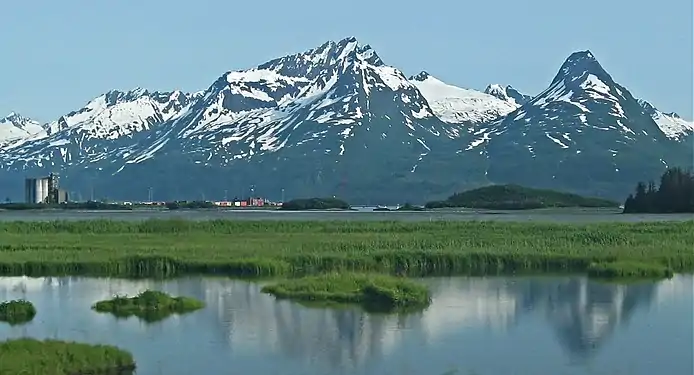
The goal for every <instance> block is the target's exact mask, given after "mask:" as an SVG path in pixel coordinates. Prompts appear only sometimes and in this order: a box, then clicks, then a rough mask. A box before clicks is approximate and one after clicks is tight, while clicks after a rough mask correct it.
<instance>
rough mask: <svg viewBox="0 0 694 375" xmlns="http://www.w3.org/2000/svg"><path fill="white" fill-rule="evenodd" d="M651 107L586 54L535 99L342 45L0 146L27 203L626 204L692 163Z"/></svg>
mask: <svg viewBox="0 0 694 375" xmlns="http://www.w3.org/2000/svg"><path fill="white" fill-rule="evenodd" d="M643 103H645V102H643ZM643 103H642V102H639V101H637V100H636V99H634V98H633V97H632V96H631V94H630V93H629V92H628V90H627V89H626V88H624V87H622V86H620V85H618V84H616V83H615V82H614V81H613V80H612V78H611V77H610V76H609V74H607V73H606V72H605V71H604V70H603V69H602V67H601V66H600V64H599V63H598V62H597V60H595V58H594V57H593V55H592V54H591V53H590V52H588V51H584V52H577V53H575V54H573V55H571V56H570V57H569V58H568V59H567V60H566V62H565V63H564V64H563V65H562V67H561V69H560V72H559V73H558V74H557V76H556V77H555V78H554V80H553V81H552V82H551V84H550V86H549V87H548V88H547V89H546V90H544V91H543V92H542V93H540V94H538V95H536V96H533V97H531V96H529V95H525V94H522V93H520V92H519V91H518V90H516V89H514V88H513V87H511V86H502V85H498V84H494V85H489V86H488V87H487V88H486V89H485V90H484V92H482V91H476V90H472V89H463V88H460V87H456V86H453V85H450V84H447V83H444V82H442V81H441V80H439V79H436V78H434V77H433V76H431V75H430V74H428V73H426V72H422V73H419V74H417V75H415V76H412V77H410V78H409V79H408V78H406V76H405V75H404V74H403V73H402V72H401V71H400V70H398V69H396V68H394V67H391V66H389V65H386V64H385V63H384V62H383V61H382V60H381V58H380V57H379V56H378V54H377V53H376V51H375V50H374V49H373V48H371V47H370V46H369V45H363V44H360V43H359V42H358V41H357V40H356V39H354V38H346V39H343V40H341V41H337V42H332V41H331V42H327V43H324V44H323V45H321V46H319V47H317V48H314V49H311V50H308V51H306V52H302V53H297V54H294V55H289V56H285V57H282V58H278V59H275V60H272V61H269V62H267V63H264V64H262V65H259V66H257V67H254V68H251V69H246V70H242V71H230V72H226V73H224V74H223V75H221V76H220V77H218V78H217V79H216V80H215V81H214V82H213V83H212V84H211V85H210V86H209V87H208V88H207V89H206V90H202V91H200V92H197V93H195V94H186V93H183V92H180V91H173V92H149V91H147V90H144V89H139V88H138V89H135V90H131V91H127V92H123V91H109V92H107V93H106V94H103V95H101V96H99V97H97V98H95V99H93V100H91V101H90V102H89V103H87V104H86V105H85V106H84V107H83V108H81V109H80V110H78V111H74V112H71V113H69V114H67V115H65V116H62V117H60V118H59V119H58V120H56V121H53V122H50V123H48V124H45V125H39V124H38V123H35V122H34V123H32V127H31V130H26V131H25V133H17V131H16V130H15V134H19V136H17V137H14V138H11V141H8V142H5V143H0V161H1V162H2V166H3V167H4V172H3V174H1V175H0V187H3V186H5V187H6V188H7V189H10V190H13V189H14V190H17V191H18V192H21V187H19V186H20V184H21V177H22V176H25V175H27V174H32V175H34V174H39V173H47V172H48V171H54V172H59V173H61V176H62V180H63V184H64V185H65V186H70V187H71V189H73V190H80V189H87V188H88V187H89V188H94V189H95V190H97V191H99V192H100V194H97V195H100V196H110V197H112V198H122V199H138V198H144V197H146V195H147V192H148V191H149V189H150V188H154V190H155V191H157V192H158V195H157V197H158V198H159V199H176V198H187V199H191V198H204V197H213V196H214V197H221V196H222V194H227V193H228V192H231V193H230V194H233V195H248V194H249V193H250V191H251V190H253V191H254V192H255V193H256V194H262V195H265V196H278V195H279V193H278V192H280V191H285V190H286V196H287V197H292V196H318V195H340V196H343V197H345V198H348V199H350V200H352V201H355V200H356V201H357V202H364V203H366V202H368V201H369V200H373V201H374V202H376V201H379V202H396V203H402V202H403V201H405V200H411V201H417V202H419V201H423V200H428V199H436V198H438V197H443V196H445V195H447V194H450V193H452V192H454V191H456V190H460V189H462V188H468V187H476V186H479V185H482V184H488V183H504V182H521V183H524V184H527V185H531V186H548V187H555V188H561V189H564V190H571V191H577V192H581V193H589V194H592V195H595V194H597V195H604V196H612V197H617V196H619V195H621V194H624V193H625V192H626V191H627V190H630V189H631V187H632V185H633V184H634V183H635V181H636V180H634V178H636V177H639V178H641V177H643V176H648V178H653V177H654V176H657V175H658V174H659V173H660V170H661V169H662V168H664V165H665V164H668V163H670V164H672V165H677V163H679V162H681V160H684V158H686V156H687V150H686V148H684V147H682V146H681V145H682V144H683V143H682V141H681V139H684V137H685V136H686V134H688V133H687V132H688V131H687V130H686V128H685V127H682V129H683V130H681V131H680V132H679V133H677V134H681V136H677V137H673V136H671V135H669V134H670V133H668V130H666V129H671V128H673V127H674V126H670V127H667V126H664V125H662V124H663V123H664V120H661V121H660V122H658V121H659V120H658V119H664V118H667V119H672V121H675V122H676V120H681V119H679V118H678V117H675V115H672V114H664V113H662V112H660V111H657V110H655V109H653V112H648V111H649V110H648V108H647V107H646V106H645V105H644V104H643ZM647 112H648V113H647ZM16 123H17V122H16V121H14V122H12V124H13V125H12V129H14V128H19V127H18V125H17V124H16ZM656 123H658V124H656ZM1 124H2V123H0V125H1ZM659 126H660V127H659ZM25 127H26V126H25ZM8 128H9V127H8ZM661 129H662V130H661ZM1 130H2V126H0V131H1ZM7 139H10V138H9V137H8V138H7ZM689 153H690V154H691V151H689ZM617 155H622V156H617ZM624 155H626V157H624ZM540 164H541V165H540ZM538 166H540V167H541V168H538ZM567 168H569V169H567ZM615 171H622V172H621V173H615ZM624 171H627V172H629V171H631V172H629V173H625V172H624ZM634 171H638V173H637V172H634ZM632 172H634V173H632ZM586 175H588V176H587V177H586ZM577 176H578V177H577ZM10 194H12V193H10Z"/></svg>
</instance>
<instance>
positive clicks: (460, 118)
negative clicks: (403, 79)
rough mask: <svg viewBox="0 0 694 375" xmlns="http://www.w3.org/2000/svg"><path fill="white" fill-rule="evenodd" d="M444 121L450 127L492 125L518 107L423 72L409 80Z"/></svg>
mask: <svg viewBox="0 0 694 375" xmlns="http://www.w3.org/2000/svg"><path fill="white" fill-rule="evenodd" d="M410 82H412V83H413V84H414V85H415V86H416V87H417V88H418V89H419V91H420V92H421V93H422V95H423V96H424V98H425V99H426V100H427V102H428V103H429V106H431V109H432V110H433V111H434V113H435V114H436V116H438V118H439V119H441V121H444V122H446V123H450V124H457V123H473V124H479V123H484V122H489V121H492V120H495V119H497V118H499V117H502V116H504V115H506V114H508V113H510V112H512V111H513V110H515V109H516V108H518V107H519V105H518V104H516V103H515V102H512V101H504V100H501V99H499V98H498V97H495V96H492V95H489V94H486V93H483V92H479V91H476V90H470V89H463V88H460V87H456V86H453V85H449V84H446V83H444V82H442V81H440V80H439V79H437V78H435V77H433V76H431V75H430V74H429V73H427V72H421V73H419V74H417V75H415V76H413V77H411V78H410Z"/></svg>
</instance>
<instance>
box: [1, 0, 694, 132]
mask: <svg viewBox="0 0 694 375" xmlns="http://www.w3.org/2000/svg"><path fill="white" fill-rule="evenodd" d="M692 13H693V11H692V0H659V1H646V0H583V1H580V2H578V3H577V2H566V1H557V0H525V1H513V0H502V1H499V0H486V1H453V0H427V1H411V0H400V1H387V0H381V1H374V0H351V1H339V2H330V1H327V2H326V1H324V0H323V1H318V0H293V1H279V0H268V1H229V0H196V1H182V0H118V1H108V0H98V1H94V0H62V1H56V0H22V1H10V0H7V1H3V2H2V5H0V14H1V15H2V20H1V21H0V51H2V55H1V56H0V115H3V114H4V113H9V112H10V111H17V112H20V113H22V114H24V115H26V116H29V117H34V118H36V119H38V120H40V121H50V120H54V119H55V118H57V117H58V116H60V115H62V114H65V113H67V112H70V111H72V110H77V109H79V108H80V107H81V106H82V105H83V104H84V103H86V102H87V101H88V100H90V99H91V98H93V97H96V96H98V95H100V94H101V93H103V92H106V91H108V90H110V89H130V88H133V87H136V86H141V87H144V88H148V89H153V90H172V89H182V90H186V91H195V90H201V89H205V88H207V87H208V86H209V85H210V84H211V83H212V82H213V81H214V80H215V79H216V78H217V77H218V76H219V75H221V74H222V73H224V72H225V71H227V70H234V69H244V68H250V67H253V66H255V65H258V64H260V63H263V62H265V61H267V60H269V59H271V58H275V57H279V56H283V55H286V54H290V53H295V52H299V51H304V50H307V49H310V48H313V47H315V46H318V45H320V44H321V43H323V42H325V41H327V40H339V39H341V38H343V37H347V36H355V37H357V38H358V39H359V41H360V42H362V43H364V44H370V45H371V46H373V47H374V49H375V50H376V51H377V52H378V53H379V55H380V56H381V58H382V59H383V60H384V61H385V62H386V63H387V64H389V65H393V66H395V67H397V68H399V69H401V70H402V71H403V72H404V73H405V74H406V75H408V76H409V75H411V74H415V73H417V72H419V71H421V70H427V71H428V72H430V73H431V74H433V75H435V76H438V77H439V78H440V79H442V80H444V81H446V82H448V83H451V84H455V85H458V86H462V87H469V88H475V89H480V90H482V89H484V88H485V87H486V85H487V84H489V83H503V84H511V85H513V86H514V87H516V88H518V89H519V90H521V91H524V92H526V93H529V94H537V93H538V92H540V91H541V90H542V89H543V88H545V87H546V85H547V84H548V83H549V82H550V81H551V79H552V77H553V76H554V75H555V74H556V72H557V70H558V69H559V66H560V65H561V63H562V62H563V61H564V59H565V58H566V57H567V56H568V55H569V54H570V53H571V52H573V51H575V50H583V49H590V50H591V51H592V52H593V53H594V54H595V55H596V57H597V58H598V60H599V61H600V62H601V63H602V65H603V67H605V69H606V70H607V71H608V72H609V73H610V74H611V75H612V76H613V77H614V78H615V80H616V81H617V82H619V83H620V84H622V85H624V86H626V87H627V88H628V89H630V91H631V92H632V94H634V95H635V96H637V97H642V98H644V99H646V100H648V101H650V102H651V103H653V104H654V105H655V106H656V107H658V108H660V109H661V110H664V111H676V112H678V113H680V115H682V116H683V117H685V118H687V119H691V118H692V102H693V98H692V84H693V83H692V81H693V76H692V55H693V54H694V53H693V51H692V44H693V41H692Z"/></svg>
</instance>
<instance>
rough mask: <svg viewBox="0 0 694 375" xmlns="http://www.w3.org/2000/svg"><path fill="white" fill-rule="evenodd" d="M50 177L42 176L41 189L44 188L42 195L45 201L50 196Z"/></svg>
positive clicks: (42, 199) (42, 200)
mask: <svg viewBox="0 0 694 375" xmlns="http://www.w3.org/2000/svg"><path fill="white" fill-rule="evenodd" d="M48 180H49V179H48V178H42V179H41V190H42V193H43V194H42V195H41V202H45V201H46V198H47V197H48Z"/></svg>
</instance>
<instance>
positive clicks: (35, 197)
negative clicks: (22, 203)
mask: <svg viewBox="0 0 694 375" xmlns="http://www.w3.org/2000/svg"><path fill="white" fill-rule="evenodd" d="M24 194H25V196H26V202H27V203H30V204H37V203H46V204H58V203H64V202H67V201H68V194H67V191H65V190H61V189H60V188H59V180H58V175H56V174H54V173H51V174H50V175H48V177H42V178H27V179H26V181H25V182H24Z"/></svg>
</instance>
